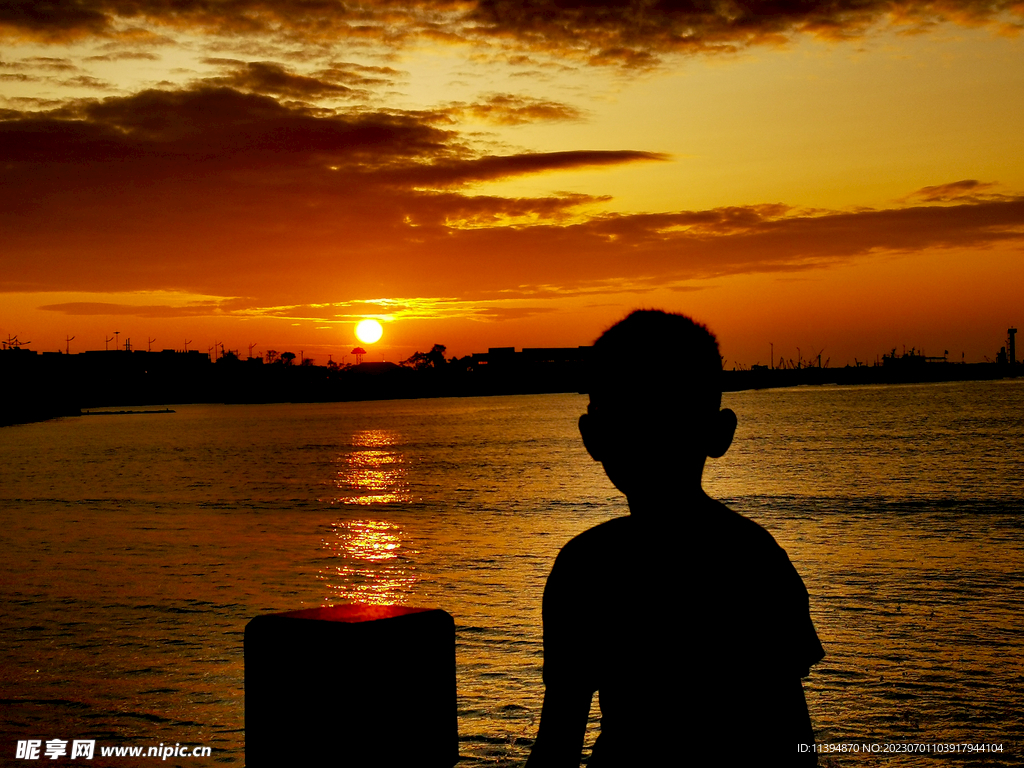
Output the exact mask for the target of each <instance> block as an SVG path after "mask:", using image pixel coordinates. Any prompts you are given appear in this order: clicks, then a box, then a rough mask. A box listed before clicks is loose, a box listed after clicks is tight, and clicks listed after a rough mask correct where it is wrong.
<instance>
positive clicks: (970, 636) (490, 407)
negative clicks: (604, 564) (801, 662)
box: [0, 380, 1024, 766]
mask: <svg viewBox="0 0 1024 768" xmlns="http://www.w3.org/2000/svg"><path fill="white" fill-rule="evenodd" d="M726 401H727V405H729V406H731V407H732V408H734V409H735V410H736V411H737V413H738V414H739V417H740V429H739V433H738V436H737V441H736V443H735V445H734V447H733V449H732V451H730V453H729V454H728V455H727V456H726V458H725V459H723V460H721V461H718V462H715V463H713V464H712V465H711V466H710V467H709V470H708V473H707V487H708V489H709V492H710V493H711V494H712V495H713V496H717V497H718V498H722V499H725V500H726V501H727V502H728V503H730V504H731V505H732V506H733V507H734V508H735V509H737V510H738V511H740V512H743V513H744V514H746V515H748V516H750V517H752V518H754V519H756V520H758V521H759V522H760V523H761V524H762V525H764V526H765V527H766V528H768V529H769V530H770V531H771V532H772V533H773V534H774V535H775V537H776V539H777V540H778V541H779V542H780V543H781V544H782V546H783V547H785V548H786V550H787V551H788V552H789V554H790V558H791V559H792V560H793V562H794V563H795V565H796V567H797V569H798V570H799V571H800V573H801V574H802V575H803V577H804V581H805V582H806V584H807V586H808V589H809V590H810V593H811V612H812V616H813V619H814V622H815V624H816V626H817V628H818V634H819V635H820V637H821V639H822V641H823V643H824V645H825V648H826V651H827V653H828V656H827V657H826V659H825V660H824V661H823V662H822V663H820V664H819V665H817V666H816V667H815V668H814V669H813V670H812V673H811V676H810V678H808V680H806V681H805V687H806V690H807V697H808V702H809V706H810V709H811V713H812V717H813V719H814V722H815V726H816V731H817V735H818V739H819V741H821V742H825V743H830V744H840V743H860V744H863V743H875V744H881V745H884V744H886V743H893V742H899V743H922V744H940V743H943V744H949V743H970V744H999V745H1002V750H1003V751H1002V752H998V753H989V754H986V755H981V756H978V755H973V756H972V755H967V754H952V755H949V754H946V755H926V756H921V755H905V754H904V755H895V756H888V755H885V754H865V753H864V752H863V751H862V752H860V753H856V754H850V753H847V754H842V753H837V754H834V755H830V756H829V757H828V760H827V761H826V764H831V765H838V766H868V765H894V766H895V765H928V764H932V763H941V764H943V765H968V764H969V765H1024V715H1022V711H1021V710H1022V702H1024V633H1022V627H1021V625H1022V617H1024V574H1022V566H1024V490H1022V480H1024V381H1018V380H1010V381H999V382H977V383H975V382H968V383H957V384H938V385H920V386H892V387H863V388H798V389H790V390H774V391H763V392H747V393H736V394H731V395H727V396H726ZM585 403H586V400H585V398H584V397H581V396H576V395H550V396H529V397H507V398H479V399H463V400H416V401H400V402H385V403H344V404H328V405H268V406H179V407H177V413H175V414H173V415H153V416H104V417H97V416H93V417H83V418H80V419H65V420H59V421H52V422H46V423H42V424H31V425H25V426H19V427H10V428H5V429H3V430H2V431H0V473H2V475H0V477H2V482H0V764H3V765H6V764H13V765H30V764H33V763H29V762H26V761H18V760H15V759H14V756H15V750H16V743H17V741H18V740H26V739H40V740H42V741H43V742H45V741H46V740H47V739H55V738H59V739H66V740H68V741H69V742H70V741H71V740H72V739H76V738H89V739H95V740H96V741H97V745H143V746H156V745H157V744H161V743H164V744H175V743H181V744H188V745H204V746H209V747H212V750H213V754H212V757H210V758H205V759H193V760H189V761H178V764H183V765H213V764H221V763H225V764H234V765H239V766H240V765H242V764H243V763H244V742H245V734H244V730H243V723H244V711H243V687H242V680H243V664H242V633H243V628H244V626H245V624H246V622H247V621H248V620H249V619H250V618H252V617H253V616H255V615H258V614H260V613H266V612H276V611H282V610H294V609H298V608H305V607H313V606H319V605H326V604H333V603H340V602H345V601H363V602H378V603H402V604H407V605H418V606H419V605H422V606H438V607H441V608H444V609H445V610H447V611H448V612H449V613H451V614H452V615H453V616H454V618H455V622H456V627H457V642H458V647H457V654H458V688H459V729H460V736H461V745H460V751H461V754H462V755H463V758H464V759H463V761H461V762H460V765H519V764H521V763H522V761H523V760H524V759H525V757H526V755H527V754H528V752H529V745H530V743H531V740H532V737H533V734H534V732H535V729H536V719H537V717H538V716H539V710H540V700H541V695H542V686H541V680H540V664H541V659H542V654H541V651H542V648H541V641H540V632H541V621H540V604H541V594H542V591H543V586H544V581H545V579H546V577H547V573H548V571H549V569H550V567H551V563H552V561H553V559H554V557H555V555H556V554H557V552H558V549H559V548H560V547H561V545H562V544H564V543H565V542H566V541H567V540H568V539H569V538H571V537H572V536H573V535H575V534H576V533H578V532H580V531H582V530H584V529H586V528H588V527H590V526H592V525H595V524H597V523H599V522H601V521H604V520H606V519H608V518H611V517H614V516H617V515H621V514H624V513H625V512H626V508H625V505H624V502H623V500H622V499H621V498H620V497H619V496H618V494H617V493H616V492H615V490H614V489H613V488H612V487H611V486H610V484H609V483H608V481H607V480H606V479H605V478H604V476H603V474H602V472H601V469H600V466H598V465H595V464H594V463H593V462H591V461H590V459H589V458H588V457H587V456H586V454H585V453H584V451H583V449H582V447H581V445H580V443H579V439H578V436H577V434H576V428H575V421H576V418H577V416H578V414H579V413H580V412H581V411H582V410H583V409H584V407H585ZM686 553H687V542H685V541H665V542H662V543H661V554H660V555H659V556H661V557H664V558H669V559H678V558H685V557H686ZM345 663H346V660H339V659H332V660H329V661H328V660H325V674H332V673H334V672H337V671H343V668H344V664H345ZM596 711H597V710H596V705H595V709H594V714H595V715H596ZM680 717H681V718H682V717H685V714H684V713H683V712H680ZM593 736H594V732H593V724H592V732H591V734H590V737H589V738H590V740H592V739H593ZM741 740H742V733H740V732H738V733H737V744H739V743H740V742H741ZM329 743H330V735H329V734H325V744H329ZM683 747H684V745H680V748H681V750H682V748H683ZM883 748H884V747H883ZM97 749H98V747H97ZM736 749H739V747H736ZM735 757H739V755H736V756H735ZM741 761H742V758H741ZM45 762H46V763H47V764H57V765H60V764H78V763H79V762H81V761H80V760H76V761H71V760H70V759H69V758H68V757H63V758H61V759H59V760H56V761H49V760H47V761H45ZM158 762H160V761H159V760H157V759H156V758H150V759H149V760H145V759H142V760H137V761H135V762H133V761H131V760H130V759H127V758H122V759H119V760H111V761H109V763H107V764H109V765H121V766H124V765H130V764H138V765H146V764H150V765H154V764H156V763H158ZM747 762H748V763H749V764H750V765H759V764H760V763H759V760H758V758H757V754H756V752H752V753H751V754H750V756H749V760H747ZM169 763H174V760H173V759H172V760H170V761H169ZM169 763H165V764H169ZM92 764H94V765H95V764H104V762H103V761H102V760H101V759H100V758H99V753H98V751H97V757H96V759H94V761H93V762H92Z"/></svg>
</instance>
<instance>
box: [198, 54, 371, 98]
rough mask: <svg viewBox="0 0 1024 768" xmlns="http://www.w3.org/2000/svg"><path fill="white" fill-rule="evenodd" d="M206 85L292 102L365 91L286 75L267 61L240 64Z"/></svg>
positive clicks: (314, 78) (312, 78) (307, 77)
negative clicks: (260, 94) (278, 97)
mask: <svg viewBox="0 0 1024 768" xmlns="http://www.w3.org/2000/svg"><path fill="white" fill-rule="evenodd" d="M206 82H207V83H209V84H210V85H220V86H228V87H230V88H237V89H240V90H243V91H251V92H253V93H266V94H270V95H273V96H285V97H288V98H292V99H315V98H323V97H350V96H356V95H358V96H362V95H364V94H365V91H361V90H360V91H355V90H353V89H352V88H349V87H348V86H346V85H341V84H339V83H337V82H332V81H331V80H327V79H321V78H318V77H310V76H308V75H300V74H296V73H294V72H289V71H288V70H287V69H285V68H284V67H283V66H281V65H280V64H275V63H274V62H271V61H250V62H246V63H240V64H238V65H236V66H234V67H233V71H232V72H231V74H229V75H226V76H223V77H214V78H207V80H206Z"/></svg>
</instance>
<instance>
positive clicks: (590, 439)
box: [580, 413, 602, 461]
mask: <svg viewBox="0 0 1024 768" xmlns="http://www.w3.org/2000/svg"><path fill="white" fill-rule="evenodd" d="M580 437H582V438H583V447H584V448H586V449H587V453H589V454H590V458H592V459H593V460H594V461H601V453H602V451H601V434H600V429H599V427H598V425H597V424H596V423H595V421H594V417H593V416H591V415H590V414H589V413H584V414H583V415H582V416H580Z"/></svg>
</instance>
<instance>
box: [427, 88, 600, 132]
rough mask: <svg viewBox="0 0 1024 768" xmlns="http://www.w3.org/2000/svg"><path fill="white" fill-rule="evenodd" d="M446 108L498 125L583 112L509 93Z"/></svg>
mask: <svg viewBox="0 0 1024 768" xmlns="http://www.w3.org/2000/svg"><path fill="white" fill-rule="evenodd" d="M447 111H448V112H449V113H450V114H451V115H452V116H453V117H463V116H469V117H473V118H475V119H477V120H483V121H486V122H489V123H495V124H497V125H523V124H525V123H537V122H556V121H574V120H581V119H583V116H584V113H583V112H582V111H581V110H579V109H577V108H576V107H573V106H570V105H569V104H564V103H562V102H557V101H547V100H545V99H535V98H532V97H529V96H521V95H517V94H512V93H496V94H491V95H489V96H487V97H485V98H484V99H482V100H481V101H478V102H475V103H472V104H466V103H462V102H457V103H454V104H450V105H449V106H448V108H447Z"/></svg>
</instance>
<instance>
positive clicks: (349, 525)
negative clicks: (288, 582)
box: [317, 520, 416, 605]
mask: <svg viewBox="0 0 1024 768" xmlns="http://www.w3.org/2000/svg"><path fill="white" fill-rule="evenodd" d="M330 531H331V536H329V537H327V538H324V539H322V540H321V543H320V546H321V548H322V549H323V550H324V553H325V554H326V555H327V557H328V560H327V562H326V563H325V564H324V566H323V567H321V568H320V570H319V572H318V573H317V578H318V579H320V580H321V581H322V582H324V586H325V587H326V588H327V596H326V600H327V602H328V603H336V602H352V601H354V602H359V603H370V604H372V605H394V604H399V605H400V604H402V603H404V602H405V599H406V597H407V596H408V595H409V593H410V592H411V591H412V586H413V585H414V584H415V583H416V576H415V574H414V571H415V568H414V566H413V564H412V563H411V562H410V557H411V556H414V555H416V551H415V550H413V549H410V548H409V547H407V546H403V544H404V542H403V540H404V538H405V537H404V534H403V532H402V528H401V526H399V525H397V524H395V523H391V522H388V521H386V520H339V521H337V522H335V523H332V524H331V526H330Z"/></svg>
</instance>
